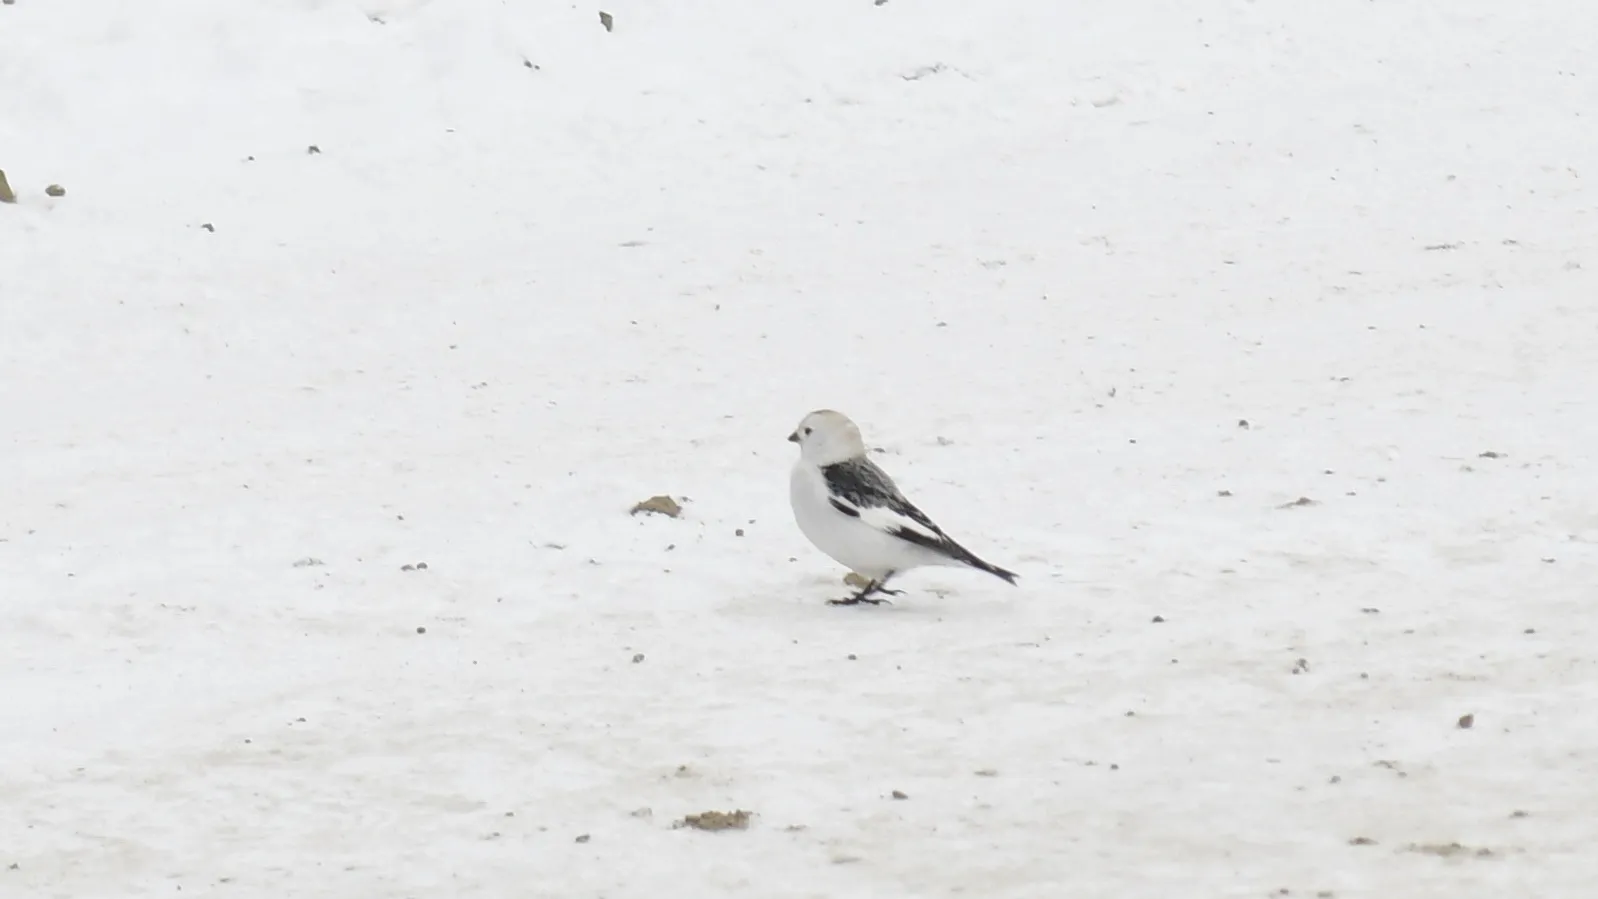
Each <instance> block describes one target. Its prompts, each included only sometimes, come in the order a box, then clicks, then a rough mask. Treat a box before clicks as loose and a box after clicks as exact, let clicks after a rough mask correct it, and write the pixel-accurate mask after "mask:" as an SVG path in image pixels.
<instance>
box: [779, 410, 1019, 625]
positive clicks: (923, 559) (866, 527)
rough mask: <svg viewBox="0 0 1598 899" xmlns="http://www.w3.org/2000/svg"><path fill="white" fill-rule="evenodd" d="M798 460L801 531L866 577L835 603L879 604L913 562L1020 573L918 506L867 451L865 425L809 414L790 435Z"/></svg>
mask: <svg viewBox="0 0 1598 899" xmlns="http://www.w3.org/2000/svg"><path fill="white" fill-rule="evenodd" d="M788 439H789V440H790V441H792V442H794V443H797V444H799V461H798V463H796V464H795V465H794V467H793V474H792V476H791V477H790V479H789V482H788V490H789V500H790V501H791V502H792V504H793V514H794V519H795V520H796V521H797V522H798V523H799V530H801V531H803V532H804V535H805V536H806V537H808V538H809V539H810V542H811V543H814V544H815V545H816V548H817V549H819V550H821V551H822V552H824V553H826V554H827V555H829V556H831V557H832V558H833V559H834V560H836V561H837V562H839V563H840V564H842V565H845V566H847V567H848V568H849V570H851V571H853V572H855V573H856V574H858V575H860V576H861V577H864V578H866V579H867V581H868V583H867V584H866V586H865V587H864V588H862V589H861V590H860V592H858V593H856V594H854V595H853V596H851V597H849V598H847V599H837V600H832V602H833V603H834V604H837V605H854V604H856V603H861V602H869V603H880V602H882V601H883V600H880V599H873V598H871V597H872V595H873V594H876V593H886V594H888V595H889V596H896V595H898V593H899V592H900V591H897V590H889V589H887V583H888V581H889V579H891V578H892V577H894V576H895V575H898V574H902V573H903V572H905V571H908V570H910V569H912V568H920V567H923V566H926V565H948V566H956V567H966V568H975V569H977V570H978V571H986V572H987V573H988V574H991V575H993V576H994V577H998V578H1003V579H1004V580H1005V581H1008V582H1009V583H1011V584H1013V583H1015V579H1016V575H1015V573H1014V572H1012V571H1006V570H1004V569H1003V568H1000V567H998V566H997V565H992V564H989V563H987V562H984V561H983V560H981V559H979V558H977V556H976V555H975V554H974V553H972V552H971V551H970V550H968V549H966V548H965V547H963V546H961V545H960V544H958V543H956V542H955V541H954V539H953V538H951V537H950V536H949V535H948V534H945V533H944V532H943V529H941V528H939V527H938V526H937V525H936V524H934V523H933V522H932V519H930V518H928V517H927V515H926V513H924V512H922V511H921V510H920V509H917V508H916V507H915V505H914V504H912V503H911V502H910V501H909V500H908V499H905V497H904V494H903V493H900V492H899V488H898V487H897V486H896V485H895V484H894V483H893V479H892V478H890V477H888V475H887V473H886V472H884V471H883V470H882V469H881V468H878V467H877V464H876V463H875V462H873V461H871V459H870V458H868V457H867V456H866V446H865V442H864V441H863V440H862V439H861V437H860V429H859V428H858V427H857V426H856V425H855V423H854V422H852V421H850V420H849V418H848V416H845V415H843V414H842V413H839V412H834V411H832V410H831V409H822V410H819V411H816V412H812V413H810V414H809V415H806V416H805V417H804V420H803V421H801V422H799V427H797V428H795V429H794V432H793V433H792V434H790V435H788Z"/></svg>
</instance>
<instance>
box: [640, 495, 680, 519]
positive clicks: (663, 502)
mask: <svg viewBox="0 0 1598 899" xmlns="http://www.w3.org/2000/svg"><path fill="white" fill-rule="evenodd" d="M645 512H647V513H649V514H651V515H664V516H666V517H667V518H677V517H680V516H681V515H682V504H681V503H679V502H677V501H676V500H674V499H672V498H671V497H669V496H666V495H665V494H661V495H660V496H651V497H650V498H649V499H646V500H643V501H642V502H639V503H637V504H635V505H634V506H633V507H632V511H631V512H629V513H628V514H630V515H639V514H643V513H645Z"/></svg>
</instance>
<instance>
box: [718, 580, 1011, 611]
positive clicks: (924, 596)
mask: <svg viewBox="0 0 1598 899" xmlns="http://www.w3.org/2000/svg"><path fill="white" fill-rule="evenodd" d="M999 586H1000V587H1002V588H1004V590H1006V591H1009V592H1012V593H1015V592H1017V588H1014V587H1009V586H1006V585H1004V584H1000V585H999ZM893 588H894V589H896V590H903V591H904V593H903V595H901V596H890V597H886V599H887V600H888V601H887V602H885V603H882V604H881V605H871V604H870V603H860V604H859V605H833V604H832V603H831V602H830V600H834V599H844V598H846V597H848V596H849V595H850V594H852V593H854V592H855V588H854V587H851V586H849V585H847V584H845V583H843V582H842V580H841V579H838V578H826V577H807V578H803V579H802V580H798V581H795V582H792V585H791V586H789V587H786V588H769V589H767V590H763V591H761V592H759V593H750V594H746V595H744V596H741V597H738V598H735V599H732V600H730V601H729V602H728V604H727V611H729V612H732V613H734V614H740V615H748V616H751V617H760V618H770V617H771V616H772V615H773V614H774V613H777V612H778V611H779V610H781V611H782V612H785V613H786V614H784V615H783V617H784V618H785V619H815V618H817V617H818V616H825V617H827V618H829V619H830V618H839V619H843V618H853V617H856V616H861V617H865V618H875V617H880V616H889V617H893V618H917V619H928V620H935V619H942V618H959V619H964V620H970V619H987V618H1002V617H1006V616H1007V615H1008V613H1009V612H1010V611H1011V610H1012V609H1013V608H1014V607H1015V605H1016V603H1017V602H1018V601H1019V596H1017V597H1006V596H1004V595H1003V594H1002V593H1000V592H999V591H997V590H991V589H983V588H970V589H964V590H962V589H957V588H951V587H948V586H945V585H943V584H941V583H937V582H927V583H921V584H916V583H909V582H895V583H894V585H893Z"/></svg>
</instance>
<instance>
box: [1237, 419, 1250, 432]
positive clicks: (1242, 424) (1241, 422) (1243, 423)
mask: <svg viewBox="0 0 1598 899" xmlns="http://www.w3.org/2000/svg"><path fill="white" fill-rule="evenodd" d="M1237 426H1238V427H1240V428H1243V429H1244V430H1247V429H1248V427H1249V424H1248V419H1246V418H1239V419H1238V420H1237Z"/></svg>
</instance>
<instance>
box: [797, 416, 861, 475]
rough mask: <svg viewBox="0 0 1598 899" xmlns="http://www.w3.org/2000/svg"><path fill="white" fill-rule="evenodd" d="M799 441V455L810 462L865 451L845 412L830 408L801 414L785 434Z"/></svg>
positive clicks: (839, 458) (825, 461) (819, 462)
mask: <svg viewBox="0 0 1598 899" xmlns="http://www.w3.org/2000/svg"><path fill="white" fill-rule="evenodd" d="M788 440H789V442H792V443H797V444H799V456H800V458H802V459H804V460H805V461H806V462H809V463H811V464H813V465H832V464H834V463H837V462H845V461H848V460H849V459H855V458H859V457H860V456H863V455H865V454H866V444H865V441H864V440H862V439H861V437H860V429H859V428H858V427H856V426H855V423H854V422H852V421H850V420H849V416H847V415H844V414H843V413H842V412H834V411H832V410H831V409H819V410H817V411H815V412H812V413H810V414H809V415H806V416H805V417H804V420H803V421H800V422H799V427H797V428H794V431H793V433H792V434H789V435H788Z"/></svg>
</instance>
